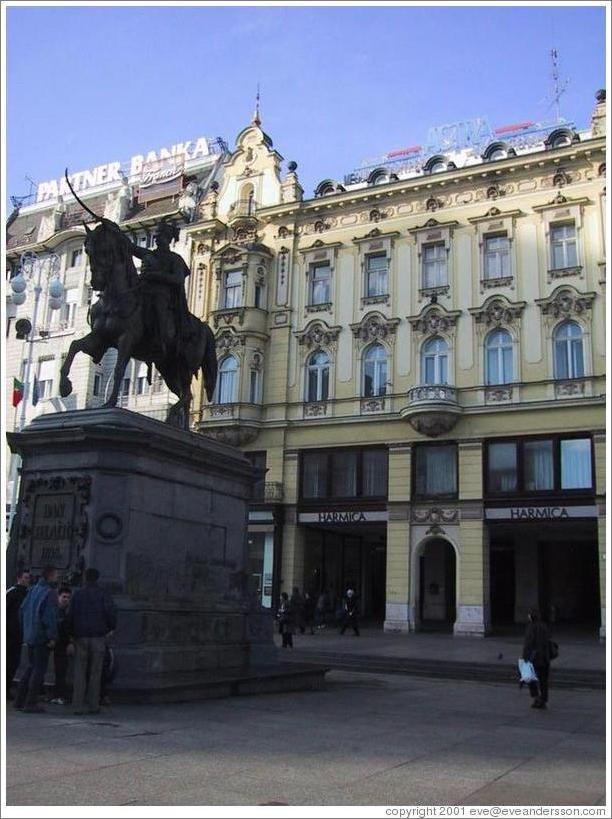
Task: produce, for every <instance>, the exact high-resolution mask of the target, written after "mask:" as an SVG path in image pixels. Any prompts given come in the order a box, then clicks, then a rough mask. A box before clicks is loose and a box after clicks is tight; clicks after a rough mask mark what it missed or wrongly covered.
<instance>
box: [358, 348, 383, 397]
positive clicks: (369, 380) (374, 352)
mask: <svg viewBox="0 0 612 819" xmlns="http://www.w3.org/2000/svg"><path fill="white" fill-rule="evenodd" d="M386 392H387V351H386V350H385V348H384V347H383V346H382V344H372V345H370V347H368V349H367V350H366V352H365V355H364V357H363V395H364V397H365V398H373V397H375V396H378V395H384V394H385V393H386Z"/></svg>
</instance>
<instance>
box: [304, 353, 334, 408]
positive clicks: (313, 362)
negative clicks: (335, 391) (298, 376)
mask: <svg viewBox="0 0 612 819" xmlns="http://www.w3.org/2000/svg"><path fill="white" fill-rule="evenodd" d="M328 395H329V358H328V356H327V354H326V353H324V352H323V350H318V351H317V352H316V353H313V354H312V355H311V356H310V358H309V359H308V367H307V380H306V400H307V401H325V400H327V397H328Z"/></svg>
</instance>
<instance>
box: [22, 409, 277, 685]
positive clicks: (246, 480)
mask: <svg viewBox="0 0 612 819" xmlns="http://www.w3.org/2000/svg"><path fill="white" fill-rule="evenodd" d="M8 441H9V444H10V447H11V450H12V451H13V452H18V453H19V454H20V455H21V457H22V459H23V466H22V479H21V489H20V501H19V509H18V520H17V524H16V527H15V529H14V536H13V538H12V546H11V554H10V558H9V562H10V563H12V566H10V568H9V571H10V570H11V569H13V570H14V569H15V568H16V567H17V566H18V565H19V564H21V565H24V566H28V567H29V568H31V569H32V570H33V571H36V570H37V569H41V568H42V567H43V566H44V565H46V564H52V565H55V566H56V567H57V568H58V569H59V570H60V575H61V577H62V578H63V579H64V580H69V581H70V582H72V583H73V584H78V583H79V582H80V580H81V577H82V573H83V570H84V569H85V568H86V567H90V566H91V567H95V568H97V569H98V570H99V571H100V575H101V577H100V582H101V584H102V585H103V586H105V587H107V588H108V589H109V590H110V591H111V592H112V593H113V596H114V599H115V602H116V604H117V608H118V626H117V630H116V632H115V635H114V638H113V647H114V649H115V653H116V656H117V665H118V676H117V679H116V681H115V684H114V688H116V689H119V690H131V691H138V690H139V691H142V692H146V691H149V692H150V691H151V690H153V689H162V688H171V687H172V686H173V685H175V684H176V685H183V686H187V687H189V686H191V687H193V686H194V685H195V684H197V683H198V682H201V681H202V680H205V679H206V675H209V679H210V680H213V681H215V680H216V681H217V682H218V681H219V680H224V681H227V679H228V672H229V671H230V670H233V671H235V672H236V673H238V674H239V673H243V674H244V673H246V672H248V670H249V669H250V668H251V669H252V667H253V666H255V665H257V666H258V667H260V666H261V664H262V663H273V662H275V661H276V653H277V652H276V649H275V648H274V644H273V639H272V626H273V623H272V618H271V616H270V613H269V612H267V611H265V610H263V609H261V608H259V606H258V605H257V604H256V603H253V602H250V601H249V600H248V599H247V597H246V591H245V590H246V588H247V584H246V574H245V565H246V524H247V515H248V510H247V502H248V498H249V497H250V493H251V485H252V482H253V481H254V480H255V479H256V477H257V476H256V474H255V471H254V470H253V468H252V466H251V464H250V463H249V461H248V460H247V459H246V458H245V457H244V455H243V454H242V453H241V452H240V451H238V450H237V449H234V448H233V447H230V446H227V445H225V444H221V443H218V442H216V441H214V440H212V439H210V438H207V437H205V436H203V435H197V434H193V433H188V432H184V431H182V430H178V429H174V428H172V427H169V426H168V425H166V424H163V423H161V422H159V421H155V420H152V419H150V418H146V417H144V416H142V415H138V414H136V413H132V412H129V411H127V410H122V409H101V410H82V411H78V412H66V413H59V414H55V415H44V416H40V417H38V418H36V419H35V420H34V421H33V423H32V424H31V425H30V426H29V427H27V429H25V430H24V431H23V432H21V433H10V434H9V435H8ZM229 676H231V674H230V675H229Z"/></svg>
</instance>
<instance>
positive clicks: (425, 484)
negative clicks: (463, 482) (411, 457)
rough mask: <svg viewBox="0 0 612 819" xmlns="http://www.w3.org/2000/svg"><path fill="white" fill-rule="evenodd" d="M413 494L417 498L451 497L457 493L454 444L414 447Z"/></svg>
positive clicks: (455, 448)
mask: <svg viewBox="0 0 612 819" xmlns="http://www.w3.org/2000/svg"><path fill="white" fill-rule="evenodd" d="M414 473H415V485H414V490H415V495H416V496H417V497H418V498H452V497H455V496H456V494H457V447H456V445H455V444H443V445H441V446H437V445H429V446H428V445H425V446H417V447H415V470H414Z"/></svg>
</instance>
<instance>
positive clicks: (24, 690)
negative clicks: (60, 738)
mask: <svg viewBox="0 0 612 819" xmlns="http://www.w3.org/2000/svg"><path fill="white" fill-rule="evenodd" d="M56 580H57V570H56V569H55V568H54V567H53V566H45V568H44V569H43V571H42V575H41V577H40V579H39V581H38V583H36V585H35V586H33V587H32V588H31V589H30V591H29V592H28V594H27V597H26V598H25V600H24V601H23V603H22V604H21V608H20V609H19V616H20V620H21V628H22V633H23V640H24V642H25V644H26V645H27V647H28V667H27V668H26V670H25V672H24V674H23V675H22V677H21V680H20V681H19V688H18V689H17V696H16V698H15V708H16V709H17V710H18V711H27V712H28V713H30V714H39V713H42V712H44V710H45V709H44V708H43V707H42V706H40V705H39V704H38V695H39V693H40V691H41V689H42V686H43V683H44V681H45V674H46V673H47V666H48V664H49V654H50V653H51V650H52V649H53V647H54V646H55V641H56V640H57V594H56V593H55V589H54V588H53V584H54V583H55V582H56Z"/></svg>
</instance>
